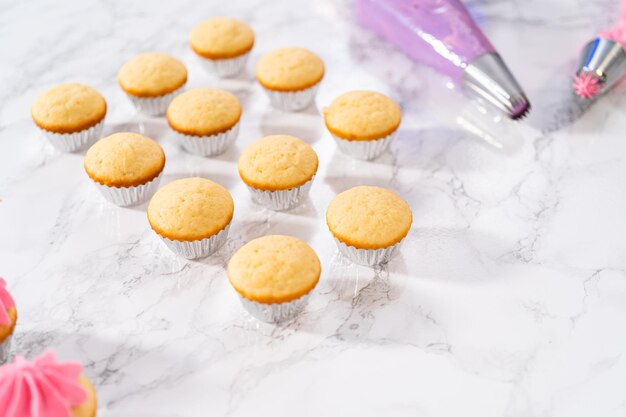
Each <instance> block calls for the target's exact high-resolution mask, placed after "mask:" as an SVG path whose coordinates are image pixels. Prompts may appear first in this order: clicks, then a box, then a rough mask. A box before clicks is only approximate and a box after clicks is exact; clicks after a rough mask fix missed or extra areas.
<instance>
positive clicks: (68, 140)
mask: <svg viewBox="0 0 626 417" xmlns="http://www.w3.org/2000/svg"><path fill="white" fill-rule="evenodd" d="M103 126H104V118H103V119H102V120H101V121H100V122H98V124H95V125H93V126H91V127H90V128H89V129H84V130H81V131H80V132H74V133H55V132H51V131H49V130H45V129H41V128H40V130H41V131H42V132H43V133H44V134H45V136H46V138H47V139H48V142H50V143H51V144H52V146H54V147H55V148H57V149H59V150H60V151H63V152H76V151H79V150H81V149H84V148H87V147H89V146H90V145H92V144H93V143H95V142H96V141H97V140H98V139H100V136H101V135H102V127H103Z"/></svg>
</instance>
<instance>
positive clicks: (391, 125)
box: [324, 91, 402, 160]
mask: <svg viewBox="0 0 626 417" xmlns="http://www.w3.org/2000/svg"><path fill="white" fill-rule="evenodd" d="M401 120H402V112H401V110H400V106H398V104H397V103H396V102H395V101H393V100H392V99H390V98H389V97H387V96H385V95H383V94H380V93H376V92H374V91H350V92H349V93H345V94H343V95H341V96H339V97H337V98H336V99H335V100H333V102H332V103H331V104H330V106H328V107H327V108H326V109H324V122H325V123H326V127H327V128H328V130H329V131H330V133H331V134H332V135H333V137H334V138H335V142H336V143H337V146H338V147H339V150H341V152H343V153H345V154H346V155H349V156H352V157H354V158H357V159H365V160H370V159H374V158H376V157H377V156H379V155H380V154H382V153H383V152H384V151H385V149H387V147H388V146H389V144H390V143H391V141H392V140H393V139H394V133H395V132H396V130H398V127H399V126H400V121H401Z"/></svg>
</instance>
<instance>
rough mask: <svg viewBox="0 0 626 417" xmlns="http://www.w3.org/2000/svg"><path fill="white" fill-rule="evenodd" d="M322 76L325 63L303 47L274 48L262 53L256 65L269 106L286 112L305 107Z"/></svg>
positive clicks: (257, 74)
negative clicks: (268, 99) (270, 104)
mask: <svg viewBox="0 0 626 417" xmlns="http://www.w3.org/2000/svg"><path fill="white" fill-rule="evenodd" d="M323 77H324V62H323V61H322V60H321V58H320V57H318V56H317V55H315V54H314V53H313V52H311V51H309V50H308V49H304V48H283V49H276V50H275V51H272V52H270V53H268V54H266V55H264V56H263V57H262V58H261V60H260V61H259V63H258V65H257V67H256V79H257V80H258V81H259V84H261V85H262V86H263V88H264V89H265V91H266V92H267V94H268V96H269V98H270V102H271V103H272V106H274V107H276V108H277V109H280V110H285V111H297V110H302V109H304V108H305V107H307V106H308V105H309V104H310V103H311V102H312V101H313V99H314V98H315V94H316V93H317V89H318V87H319V84H320V82H321V81H322V78H323Z"/></svg>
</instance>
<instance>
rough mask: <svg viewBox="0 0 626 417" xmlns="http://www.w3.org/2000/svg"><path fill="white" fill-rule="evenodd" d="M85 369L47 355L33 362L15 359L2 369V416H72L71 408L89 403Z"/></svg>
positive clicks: (0, 384) (0, 377)
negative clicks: (83, 376) (83, 380)
mask: <svg viewBox="0 0 626 417" xmlns="http://www.w3.org/2000/svg"><path fill="white" fill-rule="evenodd" d="M82 370H83V366H82V365H81V364H80V363H74V362H57V360H56V357H55V355H54V353H52V352H46V353H44V354H43V355H41V356H39V357H37V358H35V359H34V360H33V361H32V362H29V361H28V360H26V359H24V358H23V357H21V356H16V358H15V361H14V362H13V363H10V364H7V365H4V366H2V367H0V416H2V417H72V410H71V407H75V406H78V405H80V404H82V403H84V402H85V401H87V398H88V394H87V392H86V391H85V389H83V387H82V386H81V385H80V382H79V378H80V375H81V373H82Z"/></svg>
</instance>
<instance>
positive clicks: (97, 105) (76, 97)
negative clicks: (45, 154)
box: [32, 83, 107, 152]
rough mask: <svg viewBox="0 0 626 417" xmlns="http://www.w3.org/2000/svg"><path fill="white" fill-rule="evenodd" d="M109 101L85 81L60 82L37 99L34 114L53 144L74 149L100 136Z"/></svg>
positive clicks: (62, 148) (65, 148) (64, 150)
mask: <svg viewBox="0 0 626 417" xmlns="http://www.w3.org/2000/svg"><path fill="white" fill-rule="evenodd" d="M106 113H107V103H106V101H104V97H102V96H101V95H100V93H98V92H97V91H96V90H94V89H93V88H91V87H88V86H86V85H83V84H76V83H74V84H59V85H57V86H54V87H52V88H51V89H49V90H48V91H46V92H45V93H43V94H42V95H40V96H39V97H37V100H35V103H34V104H33V108H32V117H33V121H34V122H35V124H36V125H37V126H38V127H39V128H40V129H41V130H42V131H43V132H44V134H45V135H46V137H47V138H48V140H49V141H50V143H51V144H52V145H53V146H54V147H56V148H57V149H60V150H61V151H63V152H74V151H77V150H80V149H83V148H85V147H86V146H88V145H91V144H92V143H94V142H95V141H96V140H98V139H100V134H101V133H102V126H103V124H104V117H105V116H106Z"/></svg>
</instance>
